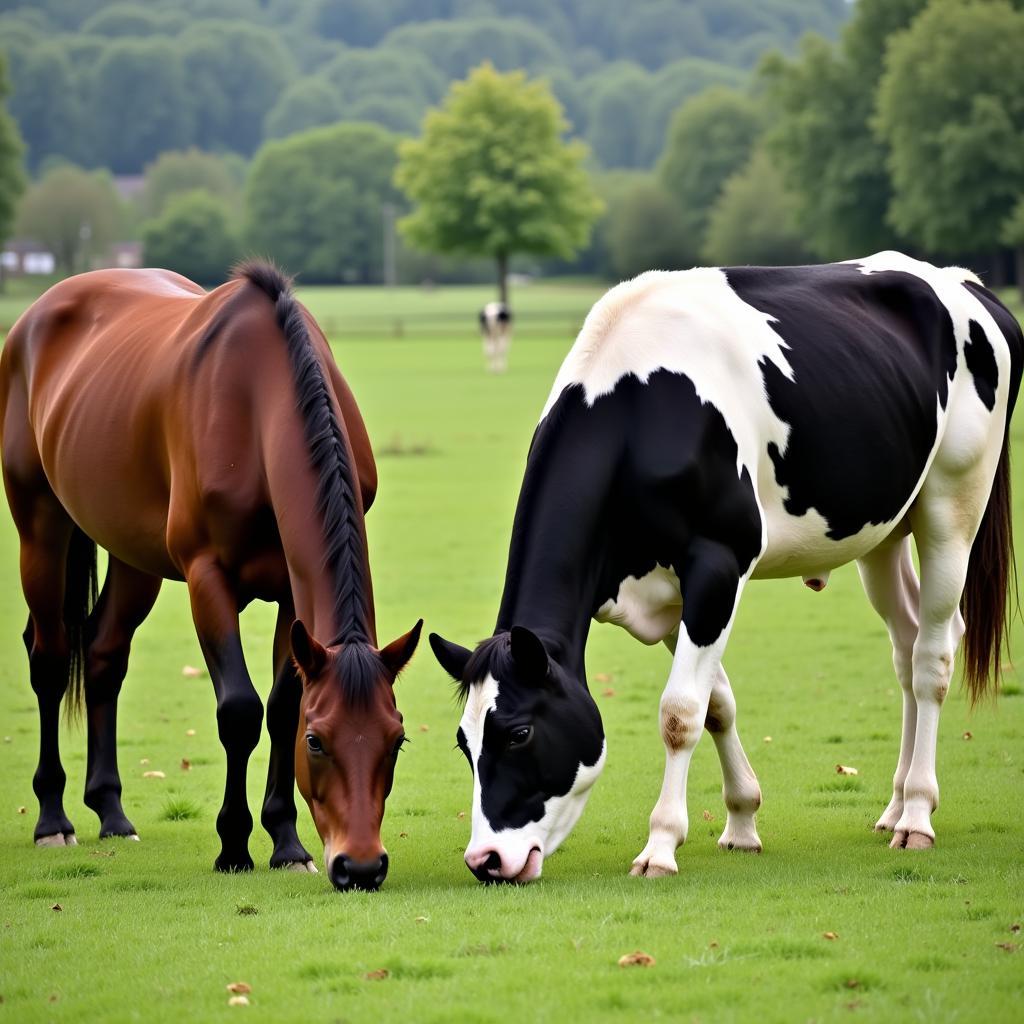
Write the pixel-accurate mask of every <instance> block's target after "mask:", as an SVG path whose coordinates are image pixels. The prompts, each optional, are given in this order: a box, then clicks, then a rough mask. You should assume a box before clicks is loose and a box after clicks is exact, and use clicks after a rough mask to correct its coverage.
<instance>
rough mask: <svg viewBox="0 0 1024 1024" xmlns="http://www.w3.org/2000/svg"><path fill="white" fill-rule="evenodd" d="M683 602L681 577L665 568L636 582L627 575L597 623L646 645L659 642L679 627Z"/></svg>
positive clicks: (605, 605)
mask: <svg viewBox="0 0 1024 1024" xmlns="http://www.w3.org/2000/svg"><path fill="white" fill-rule="evenodd" d="M682 611H683V599H682V597H681V596H680V592H679V577H678V576H677V575H676V574H675V572H673V571H672V569H670V568H669V569H666V568H665V567H664V566H662V565H657V566H655V567H654V568H653V569H652V570H651V571H650V572H649V573H647V575H645V576H642V577H641V578H640V579H637V578H636V577H635V576H627V577H626V578H625V579H624V580H623V581H622V582H621V583H620V584H619V590H618V593H617V594H616V595H615V597H614V598H611V599H609V600H607V601H605V603H604V604H603V605H601V607H600V608H598V610H597V612H596V613H595V615H594V618H595V619H596V620H597V621H598V622H611V623H612V624H613V625H616V626H621V627H622V628H623V629H624V630H626V632H627V633H630V634H631V635H632V636H635V637H636V638H637V640H639V641H640V642H641V643H645V644H656V643H660V642H661V641H662V640H664V639H665V637H667V636H668V635H669V634H670V633H672V632H673V631H674V630H676V629H678V628H679V619H680V616H681V615H682Z"/></svg>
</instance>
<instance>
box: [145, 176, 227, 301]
mask: <svg viewBox="0 0 1024 1024" xmlns="http://www.w3.org/2000/svg"><path fill="white" fill-rule="evenodd" d="M142 246H143V259H144V262H145V264H146V266H149V267H165V268H166V269H168V270H174V271H177V272H178V273H179V274H184V276H185V277H188V278H191V279H192V280H193V281H197V282H198V283H199V284H208V285H210V284H219V283H220V282H221V281H223V280H224V279H225V278H226V277H227V276H228V271H229V270H230V268H231V265H232V264H233V263H234V262H235V261H236V260H237V259H238V257H239V254H240V246H239V242H238V233H237V230H236V228H235V225H234V223H233V218H232V215H231V210H230V209H229V207H228V206H227V204H226V203H225V202H224V201H223V200H222V199H218V198H216V197H214V196H212V195H210V194H209V193H207V192H203V191H201V190H198V189H197V190H195V191H192V192H185V193H183V194H180V195H176V196H174V197H173V198H172V199H171V201H170V202H169V203H168V204H167V206H166V208H165V209H164V211H163V213H162V214H161V215H160V216H159V217H158V218H156V219H155V220H151V221H148V222H147V223H146V224H144V225H143V227H142Z"/></svg>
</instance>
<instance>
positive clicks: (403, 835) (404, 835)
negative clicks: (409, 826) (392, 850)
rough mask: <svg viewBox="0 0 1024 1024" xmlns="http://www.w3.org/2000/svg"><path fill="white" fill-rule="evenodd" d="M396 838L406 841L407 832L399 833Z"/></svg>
mask: <svg viewBox="0 0 1024 1024" xmlns="http://www.w3.org/2000/svg"><path fill="white" fill-rule="evenodd" d="M398 838H399V839H408V838H409V833H408V832H399V833H398Z"/></svg>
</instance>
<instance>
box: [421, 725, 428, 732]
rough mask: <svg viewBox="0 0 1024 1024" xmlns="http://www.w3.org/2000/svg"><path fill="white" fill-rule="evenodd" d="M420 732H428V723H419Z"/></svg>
mask: <svg viewBox="0 0 1024 1024" xmlns="http://www.w3.org/2000/svg"><path fill="white" fill-rule="evenodd" d="M420 732H430V726H429V725H421V726H420Z"/></svg>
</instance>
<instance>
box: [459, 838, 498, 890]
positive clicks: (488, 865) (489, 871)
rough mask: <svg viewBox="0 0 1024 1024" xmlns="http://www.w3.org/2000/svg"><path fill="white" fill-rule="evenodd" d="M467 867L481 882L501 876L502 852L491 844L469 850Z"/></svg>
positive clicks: (467, 852)
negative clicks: (490, 845)
mask: <svg viewBox="0 0 1024 1024" xmlns="http://www.w3.org/2000/svg"><path fill="white" fill-rule="evenodd" d="M466 867H468V868H469V870H470V871H472V872H473V874H474V875H476V877H477V878H479V879H480V881H481V882H489V881H491V880H492V879H495V878H501V854H500V853H498V851H497V850H495V849H493V848H492V847H489V846H485V847H481V848H480V849H478V850H467V851H466Z"/></svg>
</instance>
